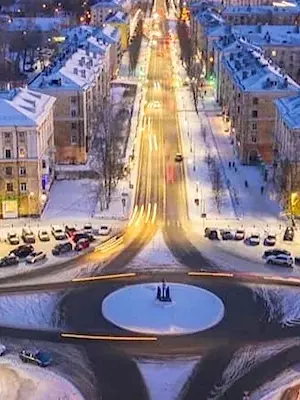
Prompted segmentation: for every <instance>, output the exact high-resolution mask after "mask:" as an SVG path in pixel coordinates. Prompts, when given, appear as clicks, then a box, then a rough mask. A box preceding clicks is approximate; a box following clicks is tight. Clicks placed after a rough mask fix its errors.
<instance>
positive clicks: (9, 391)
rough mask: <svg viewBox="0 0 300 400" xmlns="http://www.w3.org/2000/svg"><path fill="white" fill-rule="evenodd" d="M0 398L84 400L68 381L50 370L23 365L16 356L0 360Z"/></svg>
mask: <svg viewBox="0 0 300 400" xmlns="http://www.w3.org/2000/svg"><path fill="white" fill-rule="evenodd" d="M0 398H1V399H3V400H4V399H5V400H29V399H30V400H44V399H47V400H59V399H64V400H84V399H83V396H82V395H81V394H80V392H79V391H78V390H77V389H76V388H75V387H74V386H73V385H72V384H71V383H70V382H68V381H67V380H66V379H64V378H62V377H60V376H59V375H56V374H55V373H54V372H52V371H50V370H49V369H41V368H38V367H36V366H33V365H27V364H22V362H21V361H19V360H18V359H17V357H16V356H12V355H7V356H4V357H1V358H0Z"/></svg>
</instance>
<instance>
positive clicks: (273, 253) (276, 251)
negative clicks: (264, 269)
mask: <svg viewBox="0 0 300 400" xmlns="http://www.w3.org/2000/svg"><path fill="white" fill-rule="evenodd" d="M280 254H285V255H286V256H290V255H291V253H290V252H289V251H287V250H283V249H272V250H266V251H265V252H264V255H263V258H267V257H269V256H279V255H280Z"/></svg>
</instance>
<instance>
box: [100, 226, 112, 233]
mask: <svg viewBox="0 0 300 400" xmlns="http://www.w3.org/2000/svg"><path fill="white" fill-rule="evenodd" d="M110 232H111V227H110V226H108V225H101V226H100V229H99V235H101V236H107V235H109V234H110Z"/></svg>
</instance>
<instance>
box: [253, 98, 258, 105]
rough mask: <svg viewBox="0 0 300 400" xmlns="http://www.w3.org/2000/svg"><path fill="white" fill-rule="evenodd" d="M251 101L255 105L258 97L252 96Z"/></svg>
mask: <svg viewBox="0 0 300 400" xmlns="http://www.w3.org/2000/svg"><path fill="white" fill-rule="evenodd" d="M252 103H253V105H255V106H256V105H257V104H258V97H253V101H252Z"/></svg>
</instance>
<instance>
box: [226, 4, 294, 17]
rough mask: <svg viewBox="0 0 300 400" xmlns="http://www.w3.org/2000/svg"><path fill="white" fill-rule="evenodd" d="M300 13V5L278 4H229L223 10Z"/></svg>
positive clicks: (227, 11)
mask: <svg viewBox="0 0 300 400" xmlns="http://www.w3.org/2000/svg"><path fill="white" fill-rule="evenodd" d="M273 13H274V14H275V13H276V14H297V15H298V14H299V13H300V6H295V7H278V6H271V5H270V6H228V7H225V8H224V9H223V11H222V15H226V14H236V15H238V14H273Z"/></svg>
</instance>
